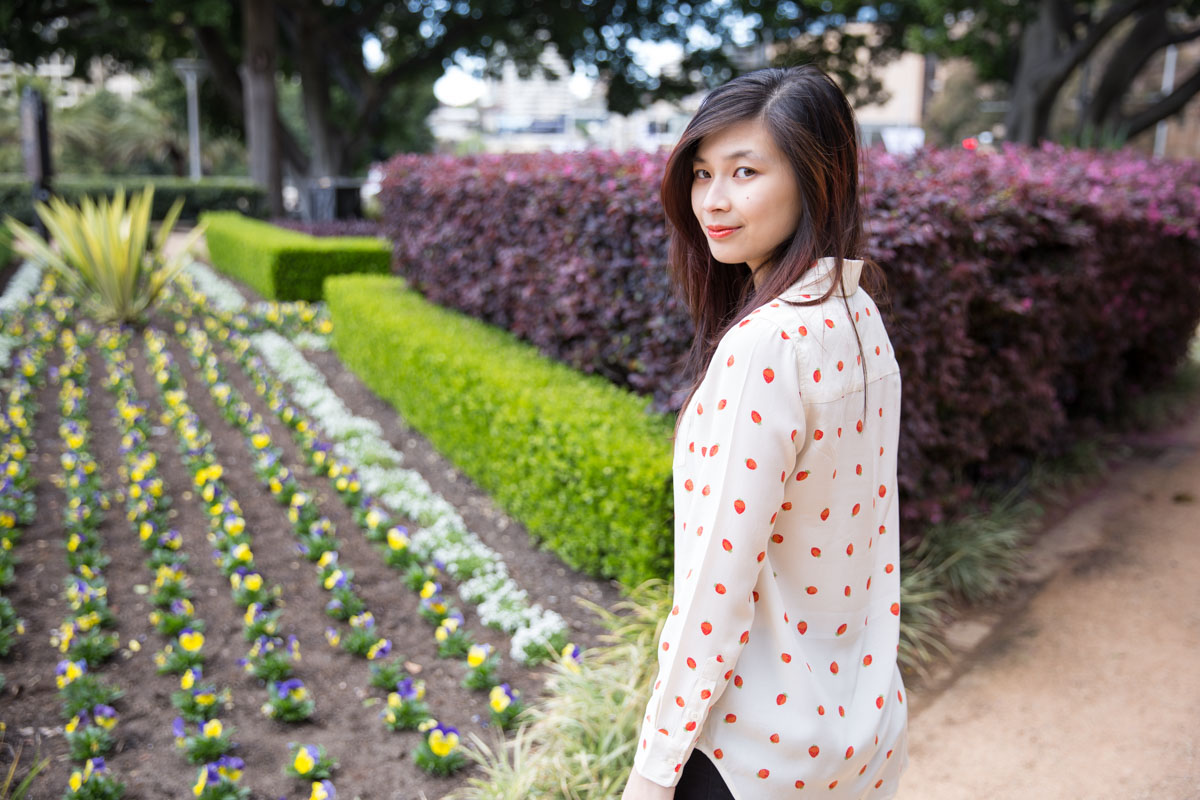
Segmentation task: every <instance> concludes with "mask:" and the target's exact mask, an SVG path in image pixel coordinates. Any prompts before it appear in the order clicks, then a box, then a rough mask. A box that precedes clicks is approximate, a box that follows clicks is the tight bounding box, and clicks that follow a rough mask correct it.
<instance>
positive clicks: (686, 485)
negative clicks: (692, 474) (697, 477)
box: [683, 478, 696, 492]
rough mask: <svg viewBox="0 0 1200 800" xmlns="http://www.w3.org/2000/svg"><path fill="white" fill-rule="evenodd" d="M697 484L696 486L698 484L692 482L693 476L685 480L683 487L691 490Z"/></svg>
mask: <svg viewBox="0 0 1200 800" xmlns="http://www.w3.org/2000/svg"><path fill="white" fill-rule="evenodd" d="M695 486H696V484H694V483H692V479H691V478H688V479H687V480H686V481H684V482H683V488H684V489H686V490H687V491H689V492H690V491H691V490H692V489H693V488H695Z"/></svg>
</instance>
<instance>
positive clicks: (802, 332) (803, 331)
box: [796, 325, 808, 336]
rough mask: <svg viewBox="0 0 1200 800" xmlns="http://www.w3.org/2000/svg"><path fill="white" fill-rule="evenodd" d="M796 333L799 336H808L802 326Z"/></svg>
mask: <svg viewBox="0 0 1200 800" xmlns="http://www.w3.org/2000/svg"><path fill="white" fill-rule="evenodd" d="M796 332H797V333H799V334H800V335H801V336H808V328H806V327H804V326H803V325H801V326H800V327H799V328H797V329H796Z"/></svg>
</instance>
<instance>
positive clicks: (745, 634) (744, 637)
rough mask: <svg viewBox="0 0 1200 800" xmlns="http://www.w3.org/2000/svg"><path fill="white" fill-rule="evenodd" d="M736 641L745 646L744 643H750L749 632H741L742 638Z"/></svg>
mask: <svg viewBox="0 0 1200 800" xmlns="http://www.w3.org/2000/svg"><path fill="white" fill-rule="evenodd" d="M738 641H739V642H741V643H742V644H745V643H746V642H748V641H750V631H742V636H741V638H740V639H739V640H738Z"/></svg>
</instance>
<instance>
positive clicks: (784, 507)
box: [780, 501, 792, 511]
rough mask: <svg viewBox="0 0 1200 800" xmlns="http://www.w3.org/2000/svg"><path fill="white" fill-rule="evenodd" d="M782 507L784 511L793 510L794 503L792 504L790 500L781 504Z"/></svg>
mask: <svg viewBox="0 0 1200 800" xmlns="http://www.w3.org/2000/svg"><path fill="white" fill-rule="evenodd" d="M780 508H782V509H783V510H784V511H791V510H792V504H791V502H790V501H789V502H786V503H784V504H783V505H781V506H780Z"/></svg>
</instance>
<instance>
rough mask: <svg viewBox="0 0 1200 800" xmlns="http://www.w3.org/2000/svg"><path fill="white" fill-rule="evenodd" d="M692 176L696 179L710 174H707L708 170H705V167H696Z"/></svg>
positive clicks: (703, 178) (705, 177) (707, 176)
mask: <svg viewBox="0 0 1200 800" xmlns="http://www.w3.org/2000/svg"><path fill="white" fill-rule="evenodd" d="M692 177H693V178H696V179H697V180H705V179H707V178H710V177H712V176H711V175H709V174H708V170H706V169H696V170H693V172H692Z"/></svg>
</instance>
